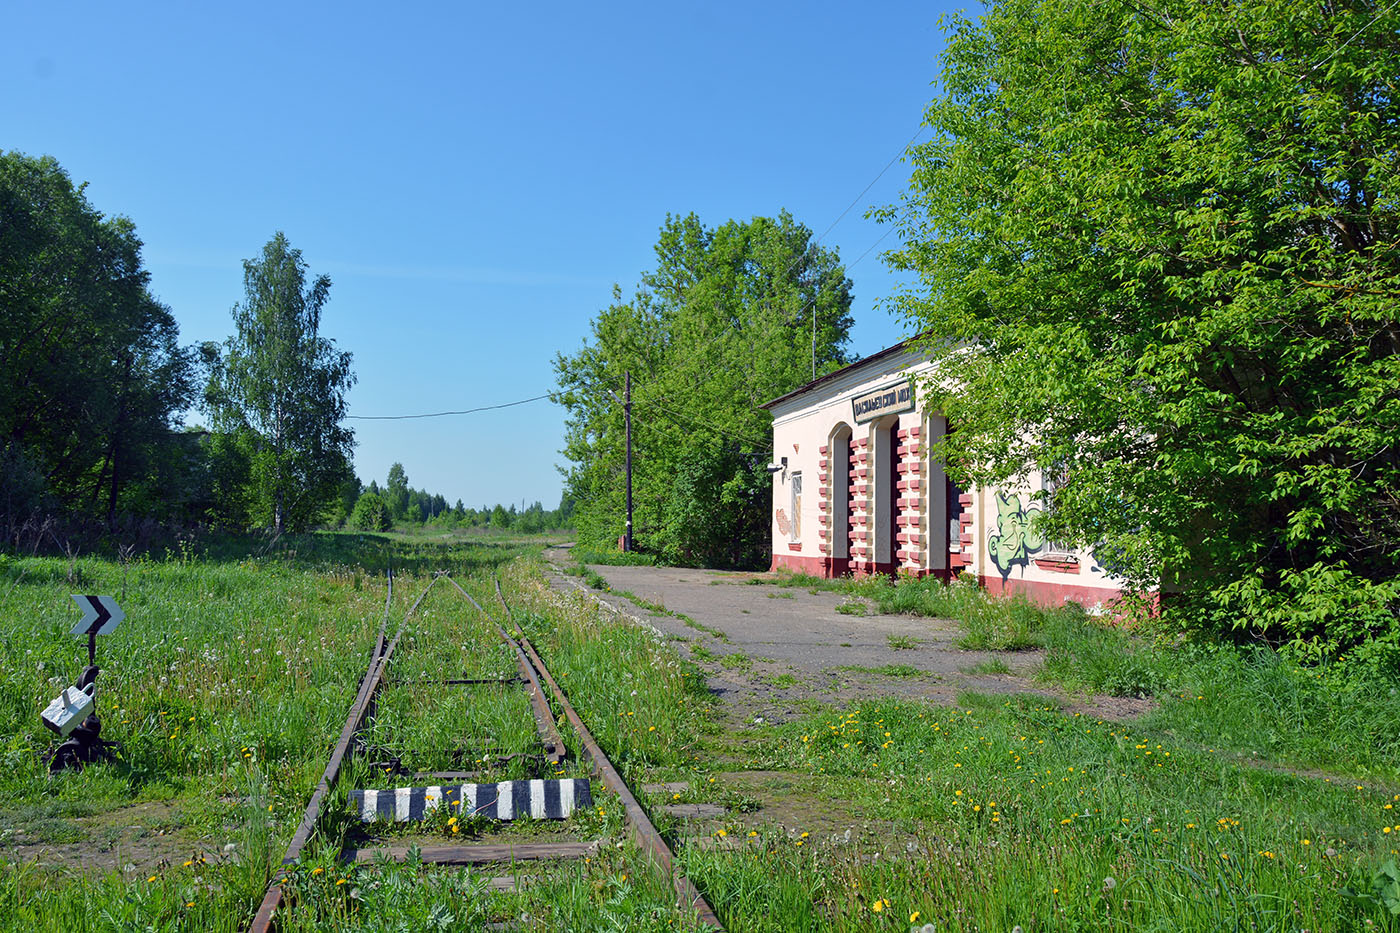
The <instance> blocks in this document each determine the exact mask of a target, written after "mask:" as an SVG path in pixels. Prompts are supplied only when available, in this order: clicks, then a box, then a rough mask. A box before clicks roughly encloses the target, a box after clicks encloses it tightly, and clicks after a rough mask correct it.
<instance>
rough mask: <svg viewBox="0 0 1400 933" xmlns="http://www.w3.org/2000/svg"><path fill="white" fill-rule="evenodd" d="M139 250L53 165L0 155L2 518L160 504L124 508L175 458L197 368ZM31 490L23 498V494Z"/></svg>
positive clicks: (120, 223) (137, 501)
mask: <svg viewBox="0 0 1400 933" xmlns="http://www.w3.org/2000/svg"><path fill="white" fill-rule="evenodd" d="M149 280H150V275H149V273H147V272H146V270H145V269H143V268H142V264H141V240H140V239H139V238H138V237H137V236H136V230H135V226H134V225H133V224H132V222H131V221H130V220H128V219H126V218H125V217H120V216H118V217H111V218H106V217H103V215H102V213H101V212H99V211H98V210H96V209H95V208H94V207H93V206H92V205H91V204H89V203H88V200H87V198H86V196H85V193H84V186H77V187H75V186H74V185H73V183H72V181H71V179H70V178H69V177H68V174H67V173H66V172H64V170H63V169H62V168H61V167H60V166H59V164H58V163H57V162H56V161H54V160H53V159H52V158H50V157H47V156H46V157H44V158H39V159H34V158H30V157H28V156H25V155H22V154H20V153H16V152H0V309H3V313H0V468H3V470H4V472H3V474H0V485H3V486H4V487H6V488H7V489H9V490H10V493H11V494H10V495H7V496H5V497H4V502H3V503H0V507H4V508H5V509H6V512H7V515H8V517H9V518H11V519H13V518H14V516H15V513H13V512H11V511H10V508H11V507H14V508H32V507H36V506H37V505H38V503H39V502H40V501H41V500H40V496H41V495H42V494H43V493H47V494H49V495H51V496H52V497H53V500H54V501H55V503H56V504H57V505H60V506H61V507H63V508H65V509H66V510H68V511H72V512H80V513H86V514H90V515H95V516H102V517H105V518H106V519H107V520H108V521H109V522H112V521H115V519H116V516H117V513H118V512H119V511H125V510H126V509H127V508H128V507H129V506H132V505H138V506H140V510H141V511H142V512H143V513H144V514H158V513H163V512H164V505H163V504H162V502H161V500H160V498H159V497H156V498H155V499H154V500H152V498H151V496H150V493H151V491H153V490H154V489H155V488H156V486H155V485H154V484H149V483H148V484H146V489H145V491H144V492H141V493H140V494H137V495H135V496H134V497H131V498H130V499H129V500H128V499H126V498H124V497H125V494H126V493H127V491H128V490H129V489H130V488H132V487H133V485H134V484H137V483H141V482H142V481H143V480H145V479H146V478H148V477H149V476H151V475H152V474H153V473H154V472H155V471H157V469H158V468H159V467H160V465H161V464H164V463H167V462H169V461H170V460H171V459H172V457H174V456H175V453H174V451H173V448H174V447H175V446H176V445H177V443H178V440H177V438H176V436H175V432H174V430H173V426H174V422H175V420H176V415H177V413H178V412H179V411H180V410H181V409H183V408H184V407H185V406H186V405H187V404H188V402H189V400H190V396H191V391H192V381H191V356H190V354H189V352H188V351H187V350H185V349H183V348H181V347H180V346H179V345H178V337H179V331H178V328H177V326H176V324H175V319H174V317H173V315H172V314H171V312H170V309H169V308H167V307H166V306H164V305H163V304H161V303H160V302H158V301H156V300H155V298H154V297H152V295H151V294H150V291H149V289H148V285H149ZM21 491H23V492H24V494H23V495H20V494H19V493H20V492H21Z"/></svg>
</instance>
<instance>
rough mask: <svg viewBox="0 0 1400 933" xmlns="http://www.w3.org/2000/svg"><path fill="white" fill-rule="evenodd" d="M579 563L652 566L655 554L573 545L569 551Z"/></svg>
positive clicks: (610, 565) (613, 565)
mask: <svg viewBox="0 0 1400 933" xmlns="http://www.w3.org/2000/svg"><path fill="white" fill-rule="evenodd" d="M569 553H570V554H571V555H572V556H573V559H574V560H576V561H578V562H579V563H581V564H602V565H604V566H609V567H654V566H656V556H655V555H653V554H642V553H640V552H638V551H616V550H598V549H597V548H584V547H578V546H575V547H574V548H573V549H571V550H570V551H569Z"/></svg>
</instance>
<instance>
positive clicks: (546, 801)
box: [350, 778, 593, 823]
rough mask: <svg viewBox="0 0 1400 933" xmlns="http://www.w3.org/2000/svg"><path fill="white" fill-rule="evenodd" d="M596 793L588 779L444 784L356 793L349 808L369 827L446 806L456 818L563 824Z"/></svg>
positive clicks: (407, 818)
mask: <svg viewBox="0 0 1400 933" xmlns="http://www.w3.org/2000/svg"><path fill="white" fill-rule="evenodd" d="M592 803H593V792H592V790H591V788H590V786H589V783H588V780H587V779H585V778H569V779H566V780H562V781H558V780H550V781H544V780H533V781H501V782H500V783H499V784H443V785H434V786H431V787H399V788H395V789H394V790H352V791H351V792H350V809H351V810H352V811H354V812H355V813H358V814H359V816H360V819H361V820H362V821H364V822H366V823H372V822H374V821H375V820H387V821H390V822H395V823H404V822H408V821H409V820H421V819H423V818H424V817H425V816H427V815H428V814H429V813H431V812H432V811H434V810H436V809H437V808H438V807H440V806H444V805H446V806H447V807H448V812H450V813H452V814H453V815H455V816H462V817H470V816H481V817H485V818H487V819H490V820H516V819H523V818H524V817H530V818H531V819H536V820H562V819H564V818H566V817H567V816H568V815H569V814H571V813H573V812H574V810H575V808H578V807H587V806H591V805H592Z"/></svg>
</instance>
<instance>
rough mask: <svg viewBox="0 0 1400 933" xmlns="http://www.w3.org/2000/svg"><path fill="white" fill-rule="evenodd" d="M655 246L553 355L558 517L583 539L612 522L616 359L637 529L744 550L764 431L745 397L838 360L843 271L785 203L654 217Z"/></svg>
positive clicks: (751, 546) (695, 553)
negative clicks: (558, 408)
mask: <svg viewBox="0 0 1400 933" xmlns="http://www.w3.org/2000/svg"><path fill="white" fill-rule="evenodd" d="M656 259H657V264H656V268H655V269H654V270H653V271H651V272H649V273H647V274H646V275H644V276H643V277H642V282H641V287H640V288H639V289H638V290H637V292H636V294H635V295H634V296H633V298H632V300H630V301H623V299H622V294H621V290H620V289H614V295H613V303H612V305H611V306H610V307H608V308H606V309H604V310H603V311H601V312H599V314H598V315H597V317H596V318H594V320H593V323H592V335H591V339H590V340H589V341H588V342H587V343H585V344H584V346H583V347H582V348H581V349H580V350H579V351H578V352H577V353H575V354H573V355H571V356H564V355H561V356H559V357H558V358H557V359H556V360H555V372H556V375H557V379H558V384H559V392H558V394H557V395H556V398H557V400H558V401H559V402H560V403H561V404H563V405H564V406H565V407H566V408H567V409H568V411H569V417H568V422H567V435H566V440H565V449H564V453H565V455H566V456H567V457H568V458H569V459H570V460H571V461H573V466H572V467H571V469H570V470H569V473H568V482H567V490H568V491H567V494H566V498H567V500H568V502H569V504H570V507H571V508H574V509H576V511H575V512H574V513H573V515H572V517H573V519H574V521H575V522H576V523H577V527H578V530H579V538H580V540H581V541H582V542H584V543H586V544H590V545H593V546H605V545H607V546H610V545H612V543H613V542H615V541H616V540H617V538H618V537H619V536H620V535H621V534H622V532H623V527H624V519H625V506H624V499H625V492H624V488H625V487H624V479H623V461H624V440H623V413H622V405H621V404H620V402H621V396H622V394H623V382H624V376H625V374H626V373H628V372H630V373H631V374H632V378H633V382H634V391H633V401H634V412H633V448H634V456H633V468H634V512H635V518H634V529H633V538H634V540H635V541H636V543H637V545H638V546H639V547H641V548H643V549H647V550H650V551H653V552H655V553H658V554H661V555H663V556H665V557H666V558H668V559H670V560H673V561H678V562H685V563H704V564H725V565H754V564H757V563H760V562H762V561H763V559H764V557H765V556H766V554H767V534H768V519H767V516H768V510H769V508H770V502H769V498H770V494H769V489H770V488H771V486H770V484H769V482H768V477H767V474H765V473H763V471H762V469H761V467H760V464H761V463H765V462H767V454H768V451H769V450H771V447H772V428H771V419H770V417H769V415H768V414H767V412H765V411H763V410H761V409H759V408H758V407H757V405H758V403H760V402H763V401H766V400H768V399H771V398H774V397H776V396H779V395H782V394H784V393H786V392H789V391H791V390H792V389H795V388H797V387H798V386H800V385H802V384H803V383H805V382H807V381H808V380H810V379H811V378H812V377H813V375H814V374H815V375H821V374H824V373H826V372H829V371H830V370H832V369H834V368H836V367H839V366H841V365H843V364H845V363H846V362H847V361H848V360H847V357H846V353H845V349H844V347H845V345H846V341H847V335H848V332H849V330H850V326H851V316H850V305H851V283H850V280H849V279H848V278H846V274H845V270H844V268H843V267H842V265H841V263H840V260H839V258H838V256H837V254H836V253H835V251H833V250H829V249H826V248H824V247H821V246H819V245H817V244H815V243H814V242H813V238H812V233H811V231H810V230H808V229H807V227H805V226H803V225H802V224H799V223H797V222H796V221H794V220H793V218H792V217H791V215H789V214H787V213H782V214H780V215H779V216H778V217H777V218H768V217H755V218H753V219H752V220H749V221H746V222H739V221H733V220H731V221H729V222H727V223H725V224H723V225H721V226H720V227H718V228H714V229H710V228H707V227H705V226H704V225H703V224H701V222H700V220H699V219H698V218H697V217H696V216H695V215H693V214H692V215H689V216H687V217H668V218H667V219H666V223H665V225H664V226H663V227H662V228H661V232H660V236H659V238H658V241H657V245H656ZM561 508H562V503H561ZM712 508H718V509H722V510H723V511H722V512H720V513H713V512H711V511H709V510H710V509H712ZM717 524H718V525H720V526H722V527H723V528H724V529H725V531H724V532H723V533H722V534H714V533H713V531H714V529H715V527H716V525H717Z"/></svg>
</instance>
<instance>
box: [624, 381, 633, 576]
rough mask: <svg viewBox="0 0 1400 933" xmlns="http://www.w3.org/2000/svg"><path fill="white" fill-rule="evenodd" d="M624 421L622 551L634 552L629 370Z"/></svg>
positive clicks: (625, 388)
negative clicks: (625, 503) (624, 515)
mask: <svg viewBox="0 0 1400 933" xmlns="http://www.w3.org/2000/svg"><path fill="white" fill-rule="evenodd" d="M623 392H624V401H623V403H622V415H623V420H624V421H625V422H626V425H627V531H626V533H625V534H624V535H623V537H622V549H623V550H624V551H630V550H632V370H630V369H629V370H627V381H626V383H625V385H624V387H623Z"/></svg>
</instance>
